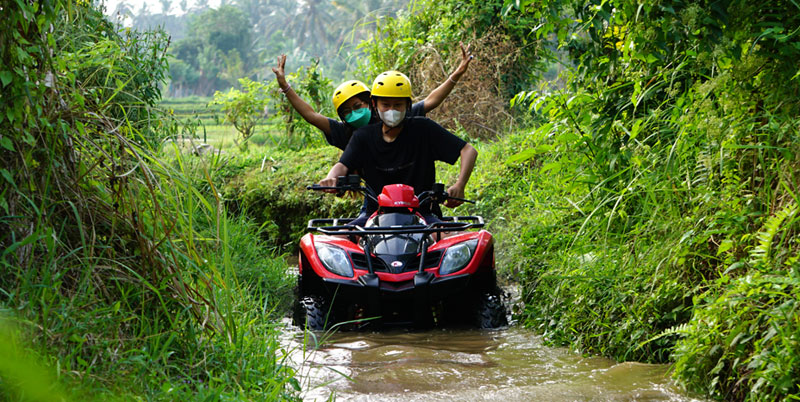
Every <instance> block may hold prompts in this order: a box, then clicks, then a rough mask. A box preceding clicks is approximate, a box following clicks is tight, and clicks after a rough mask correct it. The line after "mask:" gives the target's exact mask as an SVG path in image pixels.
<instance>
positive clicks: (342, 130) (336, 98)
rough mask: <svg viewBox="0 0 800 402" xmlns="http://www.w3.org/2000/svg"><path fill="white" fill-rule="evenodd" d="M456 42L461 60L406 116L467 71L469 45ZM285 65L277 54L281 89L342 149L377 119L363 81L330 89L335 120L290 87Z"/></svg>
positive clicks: (443, 94)
mask: <svg viewBox="0 0 800 402" xmlns="http://www.w3.org/2000/svg"><path fill="white" fill-rule="evenodd" d="M459 45H460V46H461V63H460V64H459V65H458V67H457V68H456V69H455V71H453V73H452V74H450V75H449V76H448V77H447V79H446V80H445V81H444V82H443V83H441V84H440V85H439V86H438V87H437V88H436V89H434V90H433V91H432V92H431V93H430V94H428V96H427V97H426V98H425V99H424V100H422V101H420V102H417V103H414V104H413V105H411V107H410V109H409V110H408V111H407V114H408V116H425V115H426V114H427V113H428V112H430V111H431V110H433V109H435V108H437V107H438V106H439V105H440V104H441V103H442V101H444V99H445V98H447V96H448V95H450V92H451V91H452V90H453V88H454V87H455V85H456V83H457V82H458V80H459V79H461V77H462V76H463V75H464V73H466V71H467V68H468V67H469V63H470V62H471V61H472V59H473V56H472V53H471V52H470V50H469V45H467V46H466V47H465V46H464V44H463V43H460V44H459ZM285 66H286V55H280V56H279V57H278V65H277V66H276V67H273V68H272V72H273V73H275V80H277V82H278V86H279V87H280V90H281V92H283V94H284V95H285V96H286V99H288V100H289V103H291V105H292V107H294V109H295V110H297V112H298V113H300V116H302V117H303V119H305V121H307V122H309V123H310V124H311V125H313V126H314V127H316V128H318V129H319V130H320V131H322V133H323V134H324V135H325V139H326V140H327V141H328V144H330V145H333V146H335V147H337V148H339V149H342V150H344V149H345V147H346V146H347V143H348V142H349V141H350V137H351V136H352V134H353V131H355V130H356V129H358V128H360V127H363V126H365V125H367V124H369V123H373V122H377V121H378V119H377V116H376V115H375V113H374V112H373V110H374V109H373V108H372V107H371V104H370V90H369V88H368V87H367V85H366V84H364V83H363V82H361V81H357V80H350V81H345V82H343V83H342V84H340V85H339V86H338V87H336V89H335V90H334V91H333V96H332V102H333V107H334V110H336V113H337V115H338V116H339V120H334V119H331V118H328V117H326V116H324V115H322V114H320V113H319V112H317V111H315V110H314V108H312V107H311V105H309V104H308V103H307V102H306V101H304V100H303V99H302V98H301V97H300V96H299V95H298V94H297V93H296V92H295V91H294V90H293V89H292V87H291V85H289V83H288V82H286V74H285V70H284V69H285Z"/></svg>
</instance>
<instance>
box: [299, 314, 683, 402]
mask: <svg viewBox="0 0 800 402" xmlns="http://www.w3.org/2000/svg"><path fill="white" fill-rule="evenodd" d="M318 336H319V337H322V338H325V339H315V338H314V337H313V336H312V337H308V336H303V335H302V333H300V332H295V333H294V336H293V337H292V338H291V339H287V342H288V344H289V345H287V346H289V347H290V348H291V349H293V350H294V352H293V353H292V360H294V363H295V364H297V365H302V367H303V368H302V372H301V373H300V374H301V378H302V379H303V382H304V384H303V389H307V390H308V391H306V392H305V393H304V394H303V399H304V400H308V401H312V400H318V401H325V400H328V398H329V397H330V396H331V395H334V396H335V398H336V400H356V401H404V402H410V401H476V400H491V401H689V400H692V399H691V398H689V397H686V396H684V395H682V394H681V393H680V392H679V391H678V389H677V387H676V386H674V385H673V384H672V383H671V382H670V380H669V376H668V367H667V366H665V365H650V364H641V363H619V364H617V363H616V362H614V361H612V360H608V359H604V358H600V357H582V356H580V355H579V354H576V353H572V352H570V351H568V350H566V349H562V348H552V347H547V346H544V345H543V343H542V340H541V338H540V337H538V336H536V335H534V334H532V333H531V332H530V331H527V330H524V329H522V328H518V327H510V328H507V329H503V330H494V331H485V330H484V331H479V330H452V329H450V330H431V331H427V332H397V331H395V332H376V333H340V334H334V335H330V336H328V337H324V336H323V335H318ZM304 344H305V345H304Z"/></svg>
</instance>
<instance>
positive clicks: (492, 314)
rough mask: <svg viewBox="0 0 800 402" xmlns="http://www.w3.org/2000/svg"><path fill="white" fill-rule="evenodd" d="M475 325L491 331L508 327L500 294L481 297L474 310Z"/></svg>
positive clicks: (490, 293)
mask: <svg viewBox="0 0 800 402" xmlns="http://www.w3.org/2000/svg"><path fill="white" fill-rule="evenodd" d="M475 325H476V326H477V327H478V328H481V329H493V328H499V327H503V326H506V325H508V320H507V319H506V308H505V306H503V299H502V298H501V297H500V292H499V291H498V292H487V293H484V294H483V295H481V298H480V299H479V300H478V303H477V305H476V308H475Z"/></svg>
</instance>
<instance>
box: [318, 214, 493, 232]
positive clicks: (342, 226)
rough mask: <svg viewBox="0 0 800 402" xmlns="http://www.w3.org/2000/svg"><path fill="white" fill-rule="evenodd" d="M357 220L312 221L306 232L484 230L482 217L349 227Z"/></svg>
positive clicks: (453, 217) (455, 217)
mask: <svg viewBox="0 0 800 402" xmlns="http://www.w3.org/2000/svg"><path fill="white" fill-rule="evenodd" d="M355 219H356V218H325V219H311V220H309V221H308V226H307V227H306V230H307V231H309V232H320V233H323V234H327V235H337V234H339V235H341V234H345V233H342V231H346V234H348V235H377V234H382V235H394V234H416V233H423V234H427V233H441V232H452V231H461V230H467V229H475V228H482V227H483V226H484V223H483V218H482V217H480V216H445V217H442V218H441V219H442V221H443V222H434V223H431V224H430V225H413V226H401V227H397V228H387V227H371V228H363V227H360V226H352V225H348V223H350V222H352V221H354V220H355Z"/></svg>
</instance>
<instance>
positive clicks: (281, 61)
mask: <svg viewBox="0 0 800 402" xmlns="http://www.w3.org/2000/svg"><path fill="white" fill-rule="evenodd" d="M285 66H286V55H285V54H282V55H280V56H278V66H277V67H272V72H273V73H275V79H276V80H278V85H279V86H280V87H281V89H283V88H286V87H287V86H288V85H289V84H287V83H286V73H285V71H284V67H285Z"/></svg>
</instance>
